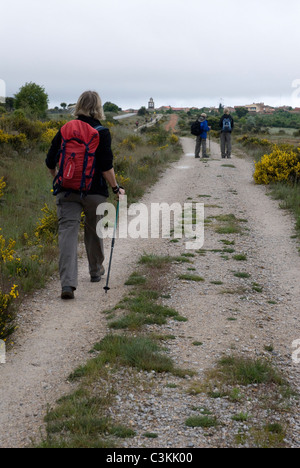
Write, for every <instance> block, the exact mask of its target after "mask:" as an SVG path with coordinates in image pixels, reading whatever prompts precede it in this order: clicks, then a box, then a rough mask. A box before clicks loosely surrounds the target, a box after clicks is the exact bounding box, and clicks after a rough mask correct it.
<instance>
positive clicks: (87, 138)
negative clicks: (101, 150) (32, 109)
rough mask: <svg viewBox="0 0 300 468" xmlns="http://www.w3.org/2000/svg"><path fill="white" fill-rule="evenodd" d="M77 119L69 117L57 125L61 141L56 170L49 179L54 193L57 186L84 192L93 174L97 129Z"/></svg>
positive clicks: (89, 185)
mask: <svg viewBox="0 0 300 468" xmlns="http://www.w3.org/2000/svg"><path fill="white" fill-rule="evenodd" d="M103 128H104V127H102V126H98V127H96V128H94V127H92V126H91V125H89V124H88V123H86V122H82V121H81V120H72V121H71V122H68V123H66V124H65V125H64V126H63V127H62V128H61V137H62V144H61V149H60V152H59V154H60V157H59V171H58V174H57V176H56V177H55V179H54V181H53V188H54V195H57V193H58V191H59V189H60V188H63V189H65V190H70V191H71V192H80V193H81V194H87V193H88V192H89V190H90V188H91V185H92V180H93V176H94V173H95V162H96V158H95V153H96V149H97V148H98V145H99V141H100V137H99V130H101V129H103Z"/></svg>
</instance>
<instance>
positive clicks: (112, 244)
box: [103, 201, 120, 294]
mask: <svg viewBox="0 0 300 468" xmlns="http://www.w3.org/2000/svg"><path fill="white" fill-rule="evenodd" d="M119 206H120V201H118V206H117V214H116V221H115V227H114V234H113V239H112V242H111V251H110V260H109V267H108V273H107V280H106V286H105V287H104V288H103V289H104V291H105V294H107V291H109V290H110V288H109V287H108V283H109V277H110V270H111V264H112V257H113V252H114V247H115V241H116V231H117V226H118V217H119Z"/></svg>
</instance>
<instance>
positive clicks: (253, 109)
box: [125, 98, 300, 114]
mask: <svg viewBox="0 0 300 468" xmlns="http://www.w3.org/2000/svg"><path fill="white" fill-rule="evenodd" d="M226 107H227V109H229V112H230V113H234V112H236V109H240V108H241V107H242V108H245V109H247V110H248V112H249V113H251V114H273V113H274V112H276V111H278V110H282V111H284V112H289V113H291V114H299V113H300V107H296V108H292V107H290V106H280V107H271V106H268V105H267V104H265V103H263V102H259V103H253V104H245V105H244V106H234V107H228V106H226ZM197 109H198V108H197V107H172V106H161V107H157V108H156V107H155V103H154V99H153V98H150V99H149V102H148V111H150V112H151V111H156V112H166V111H173V112H186V113H187V112H190V111H193V110H197ZM206 109H208V112H209V113H211V114H215V113H218V112H219V108H217V107H209V108H206ZM125 112H137V110H136V109H127V110H126V111H125Z"/></svg>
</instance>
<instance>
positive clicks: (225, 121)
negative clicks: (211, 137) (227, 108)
mask: <svg viewBox="0 0 300 468" xmlns="http://www.w3.org/2000/svg"><path fill="white" fill-rule="evenodd" d="M231 130H232V128H231V119H230V117H225V119H223V132H231Z"/></svg>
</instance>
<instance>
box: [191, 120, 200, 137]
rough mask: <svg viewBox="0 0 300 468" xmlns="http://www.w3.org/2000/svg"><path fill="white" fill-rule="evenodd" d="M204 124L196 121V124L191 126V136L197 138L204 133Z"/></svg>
mask: <svg viewBox="0 0 300 468" xmlns="http://www.w3.org/2000/svg"><path fill="white" fill-rule="evenodd" d="M201 124H202V122H201V123H200V122H199V120H196V122H193V123H192V125H191V134H192V135H195V136H199V135H201V133H202V131H203V130H202V127H203V126H202V125H201Z"/></svg>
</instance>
